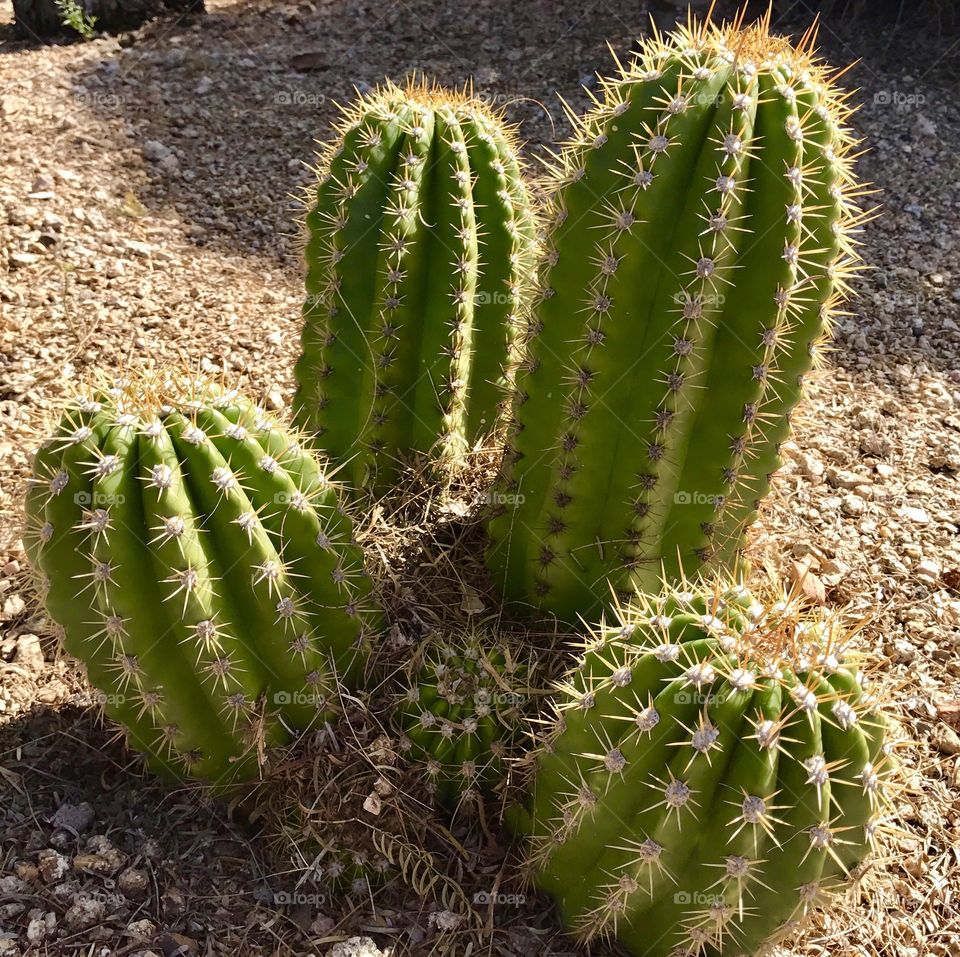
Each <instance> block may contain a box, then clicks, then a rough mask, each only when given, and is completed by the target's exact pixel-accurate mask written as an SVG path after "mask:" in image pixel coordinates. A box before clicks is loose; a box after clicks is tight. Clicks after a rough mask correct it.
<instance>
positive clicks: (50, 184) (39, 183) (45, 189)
mask: <svg viewBox="0 0 960 957" xmlns="http://www.w3.org/2000/svg"><path fill="white" fill-rule="evenodd" d="M56 185H57V184H56V183H54V181H53V177H52V176H50V175H49V174H47V173H38V174H37V176H36V177H34V180H33V185H32V186H31V187H30V193H31V194H33V193H52V192H53V190H54V188H55V186H56Z"/></svg>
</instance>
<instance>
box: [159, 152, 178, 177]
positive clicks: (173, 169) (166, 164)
mask: <svg viewBox="0 0 960 957" xmlns="http://www.w3.org/2000/svg"><path fill="white" fill-rule="evenodd" d="M157 168H158V169H159V170H160V171H161V172H162V173H165V174H166V175H167V176H176V175H177V173H179V172H180V160H178V159H177V157H176V156H174V155H173V153H170V155H169V156H164V158H163V159H162V160H160V162H158V163H157Z"/></svg>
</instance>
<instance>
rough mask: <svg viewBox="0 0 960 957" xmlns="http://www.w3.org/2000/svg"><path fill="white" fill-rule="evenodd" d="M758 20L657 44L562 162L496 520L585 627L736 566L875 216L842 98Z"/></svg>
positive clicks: (494, 531) (521, 564)
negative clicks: (616, 606)
mask: <svg viewBox="0 0 960 957" xmlns="http://www.w3.org/2000/svg"><path fill="white" fill-rule="evenodd" d="M767 26H768V21H763V22H761V23H759V24H756V25H754V26H751V27H749V28H746V29H741V28H740V27H739V25H734V26H718V25H714V24H706V25H704V24H697V23H693V24H692V25H691V26H689V27H688V28H686V29H681V30H679V31H678V32H677V33H675V34H673V35H670V36H667V37H663V38H661V37H659V36H656V37H654V39H652V40H648V41H646V42H645V43H644V44H643V45H642V48H641V50H640V52H639V54H638V55H637V57H636V59H635V60H634V61H633V62H632V63H631V64H629V65H628V66H624V67H622V68H621V71H620V75H619V76H618V77H616V78H614V79H611V80H606V81H604V82H603V98H602V102H600V103H598V104H597V106H596V108H595V109H594V110H593V112H591V113H589V114H588V115H587V116H586V117H584V118H582V119H578V120H576V135H575V137H574V139H573V140H572V141H571V142H570V143H569V144H568V146H567V147H566V148H565V149H564V151H563V152H562V154H561V155H560V156H559V157H558V159H557V164H556V170H555V175H554V177H553V180H552V182H551V183H549V184H548V187H547V188H548V193H549V200H550V206H551V209H552V213H551V214H550V215H551V225H550V226H549V230H548V234H547V237H546V247H547V250H546V254H545V258H544V262H543V266H542V270H541V276H540V287H541V288H540V296H539V302H538V303H537V304H536V305H535V306H534V308H533V313H532V316H531V319H530V323H529V335H528V342H527V344H526V351H527V355H526V359H525V362H524V365H523V366H522V368H521V370H520V371H519V372H518V373H517V377H516V398H515V401H514V409H513V411H514V416H515V419H516V431H515V434H514V436H513V438H512V440H511V446H510V449H509V452H508V456H507V461H506V464H505V467H504V471H503V475H502V477H501V482H500V489H499V493H500V494H499V496H498V500H499V501H501V502H502V503H504V505H503V507H502V508H501V510H500V514H499V515H497V516H496V517H494V518H493V520H492V521H491V523H490V534H491V538H492V546H491V549H490V552H489V564H490V567H491V570H492V571H493V574H494V576H495V578H496V580H497V582H498V583H499V584H500V585H501V587H502V589H503V592H504V594H505V595H506V597H507V598H508V599H510V600H511V601H514V602H518V603H524V604H527V605H533V606H535V607H536V608H538V609H540V610H542V611H544V612H549V613H552V614H554V615H556V616H557V617H558V618H560V619H561V620H563V621H568V622H575V621H576V620H577V617H578V616H579V615H583V616H587V617H588V618H589V617H591V616H593V617H598V616H599V614H600V611H601V609H602V608H603V607H604V606H605V605H609V600H610V597H611V589H610V587H609V585H612V586H613V589H614V590H615V591H616V592H617V593H619V594H620V595H621V596H623V597H624V598H627V597H629V595H630V594H632V592H633V590H634V588H640V589H642V590H645V591H650V590H656V589H657V588H658V587H659V583H660V581H661V580H663V579H664V578H666V579H667V580H670V579H674V580H676V579H678V578H679V577H680V576H681V574H682V572H685V573H686V574H693V573H694V572H695V571H696V570H697V569H698V568H701V567H704V566H706V567H707V568H709V567H716V568H717V569H718V570H719V569H727V570H728V571H730V570H731V565H732V563H733V561H734V557H735V555H736V553H737V551H738V549H739V547H740V545H741V540H742V533H743V530H744V528H745V527H746V526H748V525H749V524H750V523H751V522H752V521H753V519H754V517H755V515H756V510H757V506H758V503H759V502H760V500H761V499H762V498H763V496H764V495H765V494H766V492H767V490H768V489H769V484H770V477H771V474H772V473H773V472H774V471H775V470H776V469H777V467H778V464H779V457H778V450H779V447H780V444H781V443H782V442H783V441H784V439H785V438H786V437H787V436H788V434H789V419H788V416H789V414H790V411H791V410H792V409H793V407H794V406H795V405H796V403H797V402H798V400H799V398H800V396H801V381H802V379H803V377H804V374H805V373H806V372H808V370H809V369H810V368H811V366H812V364H813V363H814V361H815V356H816V352H817V347H818V344H819V343H820V342H821V340H822V339H823V338H824V336H825V334H826V330H827V328H828V324H829V318H830V316H831V315H833V314H834V313H836V312H837V311H838V309H839V308H840V303H841V299H842V294H843V292H844V290H845V289H846V282H845V277H847V276H848V275H849V273H850V272H851V270H852V269H854V268H855V255H854V245H855V240H854V237H853V234H854V233H855V230H856V228H857V227H858V225H859V223H860V222H861V221H862V218H863V215H862V213H860V211H859V210H858V209H857V208H856V206H855V205H854V204H855V201H856V199H857V196H858V194H859V193H860V192H862V190H861V189H860V187H859V186H858V184H857V182H856V179H855V177H854V174H853V171H852V162H853V155H854V152H855V148H856V140H855V139H854V138H853V136H852V135H851V133H850V131H849V130H848V129H847V128H846V127H845V125H844V123H845V120H846V117H847V116H848V114H849V112H850V109H849V108H848V107H847V106H846V105H845V97H844V95H843V94H842V93H841V92H840V91H839V90H838V89H837V88H836V87H835V86H834V85H833V81H832V74H831V73H830V71H829V70H827V69H826V68H825V67H824V66H823V65H821V64H820V63H819V62H818V61H817V60H816V59H815V58H814V56H813V55H812V53H811V51H810V43H811V38H810V37H806V38H804V40H803V41H802V42H801V43H800V44H799V45H798V46H796V47H794V46H792V45H791V44H790V43H789V42H788V41H787V40H785V39H783V38H779V37H774V36H771V35H770V34H769V33H768V30H767ZM608 583H609V585H608Z"/></svg>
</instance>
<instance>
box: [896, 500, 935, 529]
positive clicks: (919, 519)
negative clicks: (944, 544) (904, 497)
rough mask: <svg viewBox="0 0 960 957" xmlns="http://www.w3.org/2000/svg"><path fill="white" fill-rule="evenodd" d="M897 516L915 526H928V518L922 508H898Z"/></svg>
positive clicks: (906, 506)
mask: <svg viewBox="0 0 960 957" xmlns="http://www.w3.org/2000/svg"><path fill="white" fill-rule="evenodd" d="M897 514H898V515H899V516H900V517H901V518H903V519H906V520H907V521H908V522H914V523H915V524H917V525H928V524H929V523H930V516H929V515H928V514H927V513H926V512H925V511H924V510H923V509H922V508H915V507H914V506H913V505H905V506H904V507H903V508H898V509H897Z"/></svg>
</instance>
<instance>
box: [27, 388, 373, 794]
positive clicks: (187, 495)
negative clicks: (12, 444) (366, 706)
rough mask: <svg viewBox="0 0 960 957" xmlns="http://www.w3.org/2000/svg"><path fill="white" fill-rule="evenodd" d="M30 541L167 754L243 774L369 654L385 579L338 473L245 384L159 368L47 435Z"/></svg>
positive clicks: (124, 707)
mask: <svg viewBox="0 0 960 957" xmlns="http://www.w3.org/2000/svg"><path fill="white" fill-rule="evenodd" d="M27 525H28V531H29V534H28V536H27V538H28V552H29V557H30V559H31V561H32V562H33V564H34V566H35V567H36V568H37V569H39V571H40V572H41V574H42V577H43V579H44V587H45V590H46V605H47V610H48V612H49V614H50V616H51V618H53V619H54V621H56V622H57V623H58V624H59V625H60V626H61V627H62V629H63V632H64V645H65V647H66V649H67V651H68V652H69V653H70V654H72V655H74V656H75V657H77V658H79V659H81V660H82V661H83V662H84V663H85V664H86V666H87V671H88V674H89V678H90V680H91V682H92V683H93V684H94V685H95V686H96V687H97V688H98V689H99V690H100V692H101V693H102V695H103V699H104V701H105V707H106V711H107V713H108V714H109V715H110V716H111V717H113V718H114V719H115V720H117V721H118V722H120V723H121V724H122V725H124V726H125V728H126V730H127V733H128V738H129V741H130V743H131V744H132V745H133V746H134V747H135V748H137V749H138V750H141V751H144V752H146V754H147V755H148V758H149V761H150V763H151V765H152V766H153V767H154V768H155V769H156V770H159V771H161V772H165V773H167V774H170V775H173V776H175V777H183V776H194V777H199V778H203V779H205V780H208V781H212V782H216V783H227V782H229V781H231V780H237V779H240V778H242V777H245V776H250V775H252V774H255V773H256V771H257V753H258V747H257V746H258V745H259V744H261V743H262V742H263V741H264V740H265V741H267V742H270V741H277V740H282V739H284V738H285V737H286V729H291V728H298V727H299V728H303V727H306V726H308V725H309V724H311V723H313V722H315V721H317V719H318V718H320V719H323V718H325V717H326V716H327V715H328V714H329V712H330V709H331V708H332V707H333V706H334V705H335V704H336V703H337V700H338V699H337V691H338V689H337V680H338V679H339V680H340V681H343V682H346V683H347V685H348V686H349V685H351V684H354V683H356V682H357V681H358V680H359V679H360V677H361V675H362V671H363V667H364V656H365V651H364V645H365V632H366V630H367V628H368V627H369V625H370V624H371V619H370V613H369V611H368V610H367V609H366V608H365V600H366V596H367V593H368V592H369V587H370V585H369V580H368V579H367V578H366V576H365V574H364V571H363V567H362V553H361V552H360V549H359V548H358V546H356V545H355V544H354V543H353V541H352V525H351V522H350V519H349V518H348V517H347V516H346V514H345V513H343V512H342V510H341V508H340V504H339V490H338V488H337V486H335V485H334V484H332V483H331V482H329V481H328V480H327V478H326V477H325V475H324V472H323V469H322V467H321V465H320V463H319V462H318V460H317V459H316V458H315V457H313V456H312V455H311V454H309V453H307V452H304V451H303V450H302V449H301V447H300V446H299V444H298V442H297V439H296V437H295V436H294V434H293V433H291V432H288V431H286V430H285V429H283V428H281V427H280V426H278V425H277V424H276V423H274V422H273V421H271V419H270V418H269V416H268V414H267V413H265V412H264V411H263V410H261V409H259V408H258V407H257V406H255V405H254V404H253V403H251V402H250V401H248V400H246V399H244V398H243V397H241V396H239V395H238V394H237V393H235V392H231V391H227V390H224V389H221V388H220V387H218V386H216V385H213V384H210V383H208V382H205V381H202V380H196V379H193V378H192V377H190V376H184V375H170V376H166V375H161V374H145V375H143V376H141V377H137V378H132V379H130V380H127V381H124V382H121V383H120V384H118V385H117V386H115V387H111V388H104V389H101V390H98V392H97V393H96V395H95V397H94V398H92V399H86V400H81V401H80V402H78V403H77V404H76V405H75V406H73V407H71V408H69V409H67V411H65V412H64V414H63V417H62V419H61V421H60V424H59V427H58V429H57V431H56V434H55V435H54V436H53V437H52V438H51V439H49V440H48V441H47V442H46V443H45V444H44V445H43V446H42V447H41V448H40V450H39V452H38V453H37V456H36V461H35V465H34V481H33V484H32V487H31V489H30V491H29V492H28V499H27Z"/></svg>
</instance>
